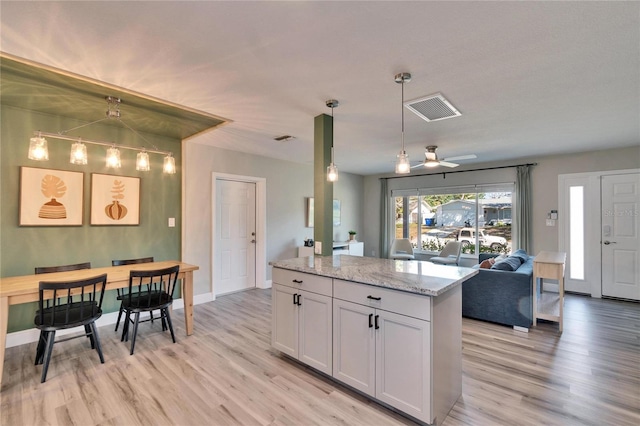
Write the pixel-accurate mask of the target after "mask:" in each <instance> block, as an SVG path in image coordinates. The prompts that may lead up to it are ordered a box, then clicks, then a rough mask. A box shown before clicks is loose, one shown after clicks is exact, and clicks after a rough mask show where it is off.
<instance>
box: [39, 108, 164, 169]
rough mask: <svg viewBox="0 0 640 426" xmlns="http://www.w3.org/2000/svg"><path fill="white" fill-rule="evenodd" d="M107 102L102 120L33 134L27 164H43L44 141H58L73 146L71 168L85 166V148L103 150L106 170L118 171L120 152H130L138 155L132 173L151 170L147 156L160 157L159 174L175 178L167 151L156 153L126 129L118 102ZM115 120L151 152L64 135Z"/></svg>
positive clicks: (44, 157) (120, 163)
mask: <svg viewBox="0 0 640 426" xmlns="http://www.w3.org/2000/svg"><path fill="white" fill-rule="evenodd" d="M105 99H106V100H107V113H106V117H104V118H101V119H99V120H96V121H92V122H91V123H87V124H83V125H80V126H77V127H74V128H71V129H68V130H64V131H61V132H58V133H48V132H41V131H38V132H34V136H33V137H32V138H31V139H30V140H29V153H28V157H29V159H30V160H36V161H47V160H49V150H48V148H47V140H46V139H45V136H46V137H47V138H51V139H60V140H67V141H73V142H74V143H73V144H72V145H71V153H70V155H69V162H70V163H71V164H87V147H86V145H85V144H91V145H101V146H106V147H107V155H106V160H105V161H106V166H107V167H109V168H115V169H119V168H120V167H121V165H122V162H121V160H120V149H128V150H132V151H139V152H138V154H137V156H136V170H138V171H145V172H146V171H149V170H150V169H151V166H150V164H151V163H150V161H149V153H154V154H164V155H165V157H164V162H163V172H164V173H167V174H175V173H176V160H175V158H173V154H172V153H171V152H169V151H160V150H158V149H157V148H156V147H155V146H154V145H153V144H151V143H150V142H149V141H147V140H146V139H145V138H144V137H143V136H142V135H140V134H139V133H138V132H136V131H135V130H134V129H132V128H131V127H130V126H129V125H127V124H126V123H125V122H124V121H122V119H121V118H120V99H119V98H115V97H113V96H107V97H106V98H105ZM109 119H115V120H118V121H119V122H120V123H122V124H123V125H124V126H125V127H126V128H127V129H129V130H131V131H132V132H133V133H135V134H136V135H137V136H138V137H140V138H141V139H142V140H144V141H145V142H147V143H149V144H150V145H151V146H152V147H153V149H146V148H138V147H134V146H126V145H118V144H115V143H112V142H104V141H94V140H88V139H81V138H79V137H72V136H67V135H66V134H67V133H68V132H70V131H72V130H76V129H79V128H81V127H86V126H90V125H92V124H96V123H99V122H101V121H104V120H109Z"/></svg>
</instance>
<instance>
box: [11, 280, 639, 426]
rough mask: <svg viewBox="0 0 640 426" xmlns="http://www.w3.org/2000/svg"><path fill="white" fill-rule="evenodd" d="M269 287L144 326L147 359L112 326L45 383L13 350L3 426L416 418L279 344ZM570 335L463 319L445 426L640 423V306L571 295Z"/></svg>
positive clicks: (57, 351)
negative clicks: (165, 325) (169, 326)
mask: <svg viewBox="0 0 640 426" xmlns="http://www.w3.org/2000/svg"><path fill="white" fill-rule="evenodd" d="M270 297H271V293H270V291H269V290H251V291H247V292H243V293H237V294H233V295H229V296H224V297H220V298H218V300H216V301H215V302H212V303H207V304H203V305H198V306H196V307H195V314H194V315H195V334H194V335H193V336H190V337H186V336H185V334H184V322H183V319H182V318H181V317H182V315H181V312H182V311H177V312H176V314H175V315H174V317H175V319H174V323H175V325H176V326H177V330H176V336H177V338H178V343H177V344H175V345H174V344H172V343H171V339H170V337H169V334H168V333H162V332H161V331H160V324H159V323H158V322H157V321H156V322H155V323H154V324H153V325H151V324H150V323H145V324H143V325H141V326H140V332H139V336H138V341H137V343H136V353H135V355H133V356H130V355H129V346H128V345H127V344H124V343H121V342H120V340H119V339H118V337H117V336H116V334H115V333H114V331H113V328H112V327H102V328H101V329H100V333H101V334H100V337H101V340H102V345H103V348H104V355H105V360H106V362H105V364H100V362H99V360H98V357H97V355H96V353H95V351H92V350H91V349H90V348H89V345H88V341H87V339H74V340H71V341H68V342H64V343H60V344H57V345H55V347H54V356H53V358H52V360H51V366H50V369H49V375H48V378H47V382H46V383H44V384H40V372H41V368H42V367H41V366H37V367H36V366H34V365H33V357H34V354H35V343H34V344H28V345H23V346H20V347H15V348H10V349H7V351H6V361H5V362H6V363H5V368H4V383H3V387H2V393H0V401H1V406H0V408H1V414H0V424H2V425H3V426H10V425H11V426H18V425H44V424H54V425H55V424H59V425H69V424H77V425H83V426H85V425H137V424H144V425H150V424H154V425H155V424H157V425H171V424H179V425H368V426H370V425H399V424H411V421H409V420H407V419H405V418H403V417H401V416H399V415H398V414H395V413H393V412H392V411H389V410H387V409H385V408H383V407H381V406H379V405H377V404H375V403H372V402H369V401H368V400H367V399H366V398H363V397H362V396H359V395H358V394H356V393H354V392H352V391H350V390H348V389H346V388H345V387H343V386H340V385H337V384H335V383H334V382H332V381H330V380H328V379H326V378H324V377H322V376H320V375H318V374H314V373H313V372H312V371H310V370H308V369H305V368H304V367H302V366H301V365H299V364H297V363H295V362H292V361H290V360H288V359H286V358H284V357H282V356H280V355H279V353H278V352H276V351H274V350H272V349H271V348H270V322H271V321H270V319H271V314H270V309H271V298H270ZM565 313H566V317H565V323H564V330H565V331H564V333H562V334H558V333H557V331H556V330H557V326H556V325H554V324H541V325H539V326H538V327H537V328H535V329H532V330H531V331H530V332H529V333H522V332H517V331H514V330H512V329H511V328H508V327H504V326H499V325H494V324H489V323H485V322H480V321H474V320H469V319H464V320H463V330H462V331H463V336H462V337H463V339H462V344H463V372H464V376H463V394H462V397H461V398H460V399H459V400H458V403H457V404H456V405H455V407H454V409H453V410H452V411H451V412H450V413H449V416H448V417H447V418H446V419H445V421H444V425H446V426H455V425H563V426H564V425H616V426H617V425H638V424H640V305H639V304H637V303H630V302H617V301H610V300H600V299H591V298H587V297H581V296H575V295H567V297H566V305H565Z"/></svg>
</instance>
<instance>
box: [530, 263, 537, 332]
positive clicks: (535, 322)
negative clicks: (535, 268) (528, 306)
mask: <svg viewBox="0 0 640 426" xmlns="http://www.w3.org/2000/svg"><path fill="white" fill-rule="evenodd" d="M532 296H533V321H532V323H533V324H532V325H531V326H532V327H535V326H536V325H537V324H538V319H537V318H536V317H537V315H536V314H537V313H538V277H536V275H535V274H534V275H533V295H532Z"/></svg>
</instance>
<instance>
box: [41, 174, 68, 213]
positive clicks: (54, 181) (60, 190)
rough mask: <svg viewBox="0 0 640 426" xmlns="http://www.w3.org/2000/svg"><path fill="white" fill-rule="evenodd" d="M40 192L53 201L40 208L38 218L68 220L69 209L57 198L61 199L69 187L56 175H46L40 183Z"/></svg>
mask: <svg viewBox="0 0 640 426" xmlns="http://www.w3.org/2000/svg"><path fill="white" fill-rule="evenodd" d="M40 190H41V191H42V194H44V196H45V197H47V198H51V200H50V201H49V202H47V203H45V204H43V205H42V207H40V210H39V211H38V217H39V218H41V219H66V218H67V209H66V208H65V207H64V204H62V203H60V202H59V201H58V200H57V198H61V197H63V196H64V194H65V193H66V192H67V185H66V184H65V183H64V181H63V180H62V179H60V178H59V177H58V176H54V175H45V176H44V177H43V178H42V182H41V183H40Z"/></svg>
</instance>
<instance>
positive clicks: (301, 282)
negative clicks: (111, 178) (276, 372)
mask: <svg viewBox="0 0 640 426" xmlns="http://www.w3.org/2000/svg"><path fill="white" fill-rule="evenodd" d="M331 293H332V279H331V278H326V277H319V276H315V275H310V274H304V273H301V272H295V271H288V270H283V269H277V268H274V270H273V288H272V290H271V297H272V304H273V306H272V309H273V318H272V323H271V325H272V330H271V344H272V346H273V347H274V348H276V349H278V350H280V351H282V352H283V353H285V354H287V355H289V356H291V357H293V358H296V359H298V360H299V361H301V362H304V363H305V364H308V365H310V366H311V367H313V368H315V369H317V370H319V371H322V372H323V373H326V374H331V372H332V363H331V357H332V353H331V347H332V336H331V333H332V308H331V306H332V298H331Z"/></svg>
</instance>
